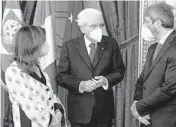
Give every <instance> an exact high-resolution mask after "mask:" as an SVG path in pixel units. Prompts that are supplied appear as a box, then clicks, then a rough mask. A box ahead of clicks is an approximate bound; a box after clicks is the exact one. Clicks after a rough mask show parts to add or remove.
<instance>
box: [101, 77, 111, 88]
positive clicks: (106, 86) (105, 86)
mask: <svg viewBox="0 0 176 127" xmlns="http://www.w3.org/2000/svg"><path fill="white" fill-rule="evenodd" d="M105 79H106V83H105V85H102V87H103V89H104V90H108V87H109V83H108V80H107V78H105Z"/></svg>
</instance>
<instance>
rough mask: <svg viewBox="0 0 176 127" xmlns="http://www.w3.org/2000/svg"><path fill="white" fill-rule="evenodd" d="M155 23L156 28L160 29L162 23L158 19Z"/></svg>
mask: <svg viewBox="0 0 176 127" xmlns="http://www.w3.org/2000/svg"><path fill="white" fill-rule="evenodd" d="M155 23H156V25H157V27H161V26H162V22H161V20H160V19H157V20H156V22H155Z"/></svg>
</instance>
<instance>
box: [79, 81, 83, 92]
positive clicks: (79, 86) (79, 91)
mask: <svg viewBox="0 0 176 127" xmlns="http://www.w3.org/2000/svg"><path fill="white" fill-rule="evenodd" d="M81 83H82V81H81V82H80V84H81ZM80 84H79V93H84V90H81V88H80Z"/></svg>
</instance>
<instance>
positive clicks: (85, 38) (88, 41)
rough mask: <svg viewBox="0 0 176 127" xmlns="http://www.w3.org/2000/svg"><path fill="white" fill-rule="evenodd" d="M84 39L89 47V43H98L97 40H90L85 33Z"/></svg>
mask: <svg viewBox="0 0 176 127" xmlns="http://www.w3.org/2000/svg"><path fill="white" fill-rule="evenodd" d="M84 40H85V44H86V47H89V45H90V44H91V43H95V44H96V45H97V42H92V41H90V40H89V39H88V38H87V37H86V36H85V35H84Z"/></svg>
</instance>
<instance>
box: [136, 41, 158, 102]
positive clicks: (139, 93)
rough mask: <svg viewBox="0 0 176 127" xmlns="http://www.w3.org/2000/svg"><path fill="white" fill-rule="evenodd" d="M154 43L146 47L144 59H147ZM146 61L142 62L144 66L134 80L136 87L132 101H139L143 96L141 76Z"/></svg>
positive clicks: (142, 76)
mask: <svg viewBox="0 0 176 127" xmlns="http://www.w3.org/2000/svg"><path fill="white" fill-rule="evenodd" d="M154 46H155V44H153V45H151V46H150V47H149V49H148V52H147V56H146V61H149V54H150V53H151V51H152V49H153V48H154ZM146 63H147V62H145V64H144V67H143V69H142V72H141V74H140V76H139V78H138V80H137V82H136V85H135V86H136V89H135V93H134V97H133V100H134V101H139V100H141V99H142V96H143V78H144V72H145V69H146Z"/></svg>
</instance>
